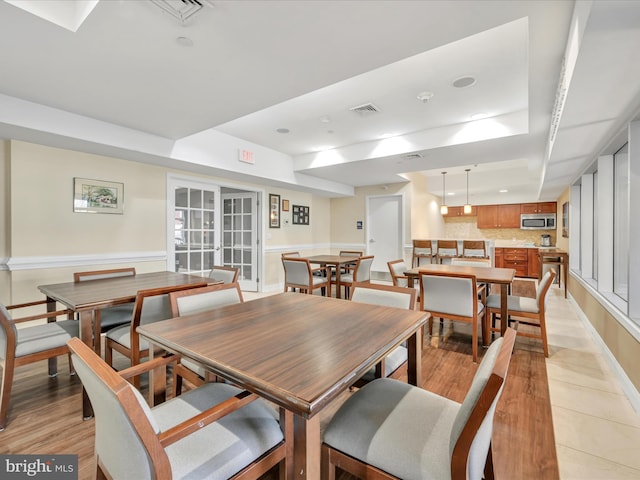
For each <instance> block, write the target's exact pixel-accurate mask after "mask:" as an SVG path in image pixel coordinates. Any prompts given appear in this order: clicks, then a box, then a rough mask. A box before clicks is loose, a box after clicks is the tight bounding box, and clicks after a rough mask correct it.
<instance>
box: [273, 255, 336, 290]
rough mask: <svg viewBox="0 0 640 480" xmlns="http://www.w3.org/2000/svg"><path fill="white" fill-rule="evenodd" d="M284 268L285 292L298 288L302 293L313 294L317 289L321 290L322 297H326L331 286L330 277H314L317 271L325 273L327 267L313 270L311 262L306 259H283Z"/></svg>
mask: <svg viewBox="0 0 640 480" xmlns="http://www.w3.org/2000/svg"><path fill="white" fill-rule="evenodd" d="M282 266H283V267H284V291H285V292H287V291H289V289H290V288H292V289H293V290H294V291H295V289H296V288H297V289H298V290H300V291H301V292H305V293H308V294H313V291H314V290H315V289H317V288H320V289H321V292H322V295H326V292H327V287H329V286H330V284H329V277H327V276H326V275H324V274H322V275H314V272H315V271H318V272H321V273H324V272H326V270H327V269H326V268H325V267H320V268H316V269H312V268H311V264H310V263H309V260H308V259H306V258H296V257H282Z"/></svg>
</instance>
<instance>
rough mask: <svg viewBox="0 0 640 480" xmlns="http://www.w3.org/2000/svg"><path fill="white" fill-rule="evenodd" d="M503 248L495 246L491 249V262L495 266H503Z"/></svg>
mask: <svg viewBox="0 0 640 480" xmlns="http://www.w3.org/2000/svg"><path fill="white" fill-rule="evenodd" d="M503 250H504V249H503V248H495V249H494V250H493V263H494V265H495V267H496V268H504V261H503V257H502V253H503V252H502V251H503Z"/></svg>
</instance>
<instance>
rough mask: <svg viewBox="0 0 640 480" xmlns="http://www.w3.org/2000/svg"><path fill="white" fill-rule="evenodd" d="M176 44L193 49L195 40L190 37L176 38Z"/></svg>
mask: <svg viewBox="0 0 640 480" xmlns="http://www.w3.org/2000/svg"><path fill="white" fill-rule="evenodd" d="M176 43H177V44H178V45H182V46H183V47H193V40H191V39H190V38H189V37H178V38H176Z"/></svg>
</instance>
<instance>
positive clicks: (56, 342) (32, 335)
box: [0, 320, 79, 358]
mask: <svg viewBox="0 0 640 480" xmlns="http://www.w3.org/2000/svg"><path fill="white" fill-rule="evenodd" d="M78 325H79V324H78V322H77V321H76V320H61V321H58V322H52V323H43V324H41V325H34V326H32V327H26V328H16V339H17V342H16V354H15V355H16V357H24V356H26V355H31V354H32V353H38V352H43V351H45V350H51V349H54V348H58V347H64V346H65V345H66V344H67V341H69V340H70V339H71V338H73V337H77V336H79V329H78ZM14 328H15V327H14ZM0 358H5V356H4V352H3V351H2V350H0Z"/></svg>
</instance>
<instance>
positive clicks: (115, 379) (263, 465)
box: [68, 338, 293, 480]
mask: <svg viewBox="0 0 640 480" xmlns="http://www.w3.org/2000/svg"><path fill="white" fill-rule="evenodd" d="M68 347H69V350H70V351H71V352H72V353H73V354H74V355H77V356H78V357H80V358H82V359H83V361H84V362H85V363H86V364H87V365H88V366H89V367H90V368H91V369H92V370H93V371H94V373H95V374H96V375H98V376H99V377H100V379H101V380H102V381H103V382H104V384H105V385H106V386H107V388H109V390H111V392H112V393H113V395H114V396H115V397H116V398H117V399H118V401H119V402H120V405H121V406H122V409H123V410H124V411H125V413H126V414H127V416H128V417H129V419H130V420H131V424H132V426H133V428H134V429H135V432H136V434H137V435H138V437H139V438H140V441H141V442H142V444H143V445H144V447H145V449H146V451H147V455H148V456H149V459H150V461H151V464H152V466H153V469H154V478H171V465H170V463H169V458H168V457H167V454H166V452H165V448H166V447H168V446H169V445H171V444H173V443H175V442H177V441H178V440H181V439H183V438H185V437H187V436H188V435H190V434H192V433H195V432H197V431H198V430H200V429H201V428H202V427H205V426H207V425H209V424H211V423H213V422H216V421H218V420H220V419H221V418H222V417H224V416H226V415H228V414H230V413H232V412H234V411H236V410H238V409H239V408H242V407H244V406H245V405H247V404H249V403H251V402H253V401H254V400H256V399H257V398H258V396H257V395H256V394H253V393H250V392H247V391H243V392H242V393H240V394H238V395H236V396H235V397H232V398H229V399H228V400H225V401H224V402H222V403H220V404H218V405H215V406H213V407H211V408H210V409H208V410H206V411H205V412H202V413H201V414H199V415H197V416H195V417H192V418H190V419H188V420H185V421H183V422H182V423H180V424H178V425H176V426H175V427H173V428H170V429H169V430H166V431H164V432H161V433H158V434H156V433H155V431H154V430H153V427H152V425H151V423H150V422H149V421H148V419H147V416H146V414H145V413H144V411H143V410H142V408H141V407H140V404H139V403H138V400H137V399H136V397H135V395H134V393H133V391H132V389H131V388H130V387H131V385H129V384H128V383H127V380H126V379H130V378H139V377H140V375H141V374H142V373H145V372H148V371H150V370H153V369H160V370H161V371H165V369H166V365H167V364H169V363H172V362H175V360H176V357H175V356H168V357H159V358H155V359H153V360H150V361H147V362H144V363H141V364H137V365H135V366H132V367H130V368H127V369H125V370H122V371H120V372H116V371H114V370H113V369H111V368H110V367H109V366H108V365H107V364H106V363H105V362H103V361H102V359H101V358H100V357H98V356H97V355H96V354H95V352H93V351H92V350H91V348H89V347H88V346H87V345H85V344H84V343H83V342H82V341H81V340H80V339H76V338H74V339H72V340H70V341H69V342H68ZM280 428H281V429H282V432H283V434H284V438H285V440H284V442H281V443H280V444H279V445H277V446H275V447H274V448H272V449H271V450H269V451H268V452H266V453H265V454H263V455H262V456H261V457H260V458H259V459H258V460H256V461H255V462H253V463H251V464H250V465H248V466H246V467H245V468H244V469H243V470H241V471H240V472H238V473H237V474H236V475H234V476H233V477H232V478H233V479H236V480H248V479H255V478H258V477H260V476H261V475H263V474H265V473H266V472H268V471H269V470H270V469H271V468H273V467H274V466H276V465H278V464H279V469H280V478H285V477H286V474H287V471H292V468H293V414H292V413H291V412H289V411H286V410H285V409H283V408H282V407H280ZM123 460H124V461H126V459H123ZM96 478H101V479H102V478H110V476H109V473H108V471H107V470H106V468H105V466H104V464H103V463H102V462H101V460H100V458H98V457H97V455H96Z"/></svg>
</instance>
